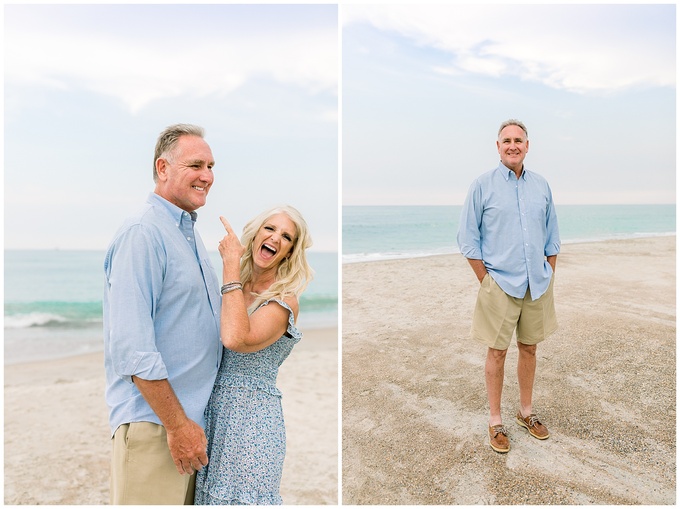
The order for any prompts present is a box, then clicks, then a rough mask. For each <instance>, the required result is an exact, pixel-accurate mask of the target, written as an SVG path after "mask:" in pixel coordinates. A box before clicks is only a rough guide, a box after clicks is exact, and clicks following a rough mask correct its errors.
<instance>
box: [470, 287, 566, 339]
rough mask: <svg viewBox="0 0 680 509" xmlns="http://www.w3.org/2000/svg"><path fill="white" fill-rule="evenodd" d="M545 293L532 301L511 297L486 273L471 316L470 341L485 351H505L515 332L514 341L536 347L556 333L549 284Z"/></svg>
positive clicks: (526, 298)
mask: <svg viewBox="0 0 680 509" xmlns="http://www.w3.org/2000/svg"><path fill="white" fill-rule="evenodd" d="M554 280H555V278H554V276H553V278H552V279H551V280H550V285H549V286H548V289H547V290H546V292H545V293H544V294H543V295H541V296H540V297H539V298H538V299H536V300H534V301H532V300H531V294H530V293H529V290H528V289H527V293H526V295H525V296H524V298H523V299H518V298H516V297H511V296H509V295H508V294H507V293H505V292H504V291H503V290H502V289H501V287H500V286H498V283H496V281H494V280H493V278H492V277H491V275H489V274H487V275H486V276H484V279H483V280H482V284H481V286H480V288H479V293H478V294H477V304H476V305H475V313H474V315H473V317H472V331H471V334H472V339H475V340H477V341H480V342H482V343H484V344H485V345H486V346H488V347H489V348H494V349H496V350H507V349H508V347H509V346H510V340H511V339H512V334H513V332H514V331H515V329H517V342H519V343H522V344H523V345H536V344H538V343H540V342H541V341H543V340H544V339H545V338H547V337H548V336H549V335H550V334H552V333H553V332H555V331H556V330H557V318H556V316H555V300H554V298H553V281H554Z"/></svg>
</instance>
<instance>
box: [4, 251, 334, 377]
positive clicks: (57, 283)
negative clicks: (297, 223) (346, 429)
mask: <svg viewBox="0 0 680 509" xmlns="http://www.w3.org/2000/svg"><path fill="white" fill-rule="evenodd" d="M4 255H5V289H4V290H5V293H4V295H5V314H4V335H5V341H4V343H5V348H4V362H5V364H12V363H17V362H26V361H32V360H40V359H52V358H58V357H66V356H70V355H76V354H82V353H90V352H97V351H101V350H102V348H103V332H102V326H103V324H102V294H103V287H104V268H103V267H104V252H103V251H44V250H31V251H19V250H6V251H5V252H4ZM211 259H212V262H213V266H214V267H215V268H216V269H217V268H218V267H221V261H220V256H219V253H217V252H214V253H211ZM308 259H309V263H310V265H311V266H312V268H313V269H314V271H315V277H314V280H313V281H312V282H311V283H310V284H309V286H308V287H307V290H306V291H305V293H304V294H303V295H302V297H301V299H300V315H299V317H298V325H299V326H300V327H301V328H303V329H304V328H319V327H335V326H337V321H338V255H337V253H314V252H311V253H309V257H308ZM219 276H221V272H220V273H218V279H221V278H220V277H219Z"/></svg>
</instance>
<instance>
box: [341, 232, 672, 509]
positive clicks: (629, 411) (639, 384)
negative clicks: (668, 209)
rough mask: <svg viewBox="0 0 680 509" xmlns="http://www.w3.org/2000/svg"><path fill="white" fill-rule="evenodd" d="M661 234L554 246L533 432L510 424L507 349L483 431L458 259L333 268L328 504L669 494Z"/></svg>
mask: <svg viewBox="0 0 680 509" xmlns="http://www.w3.org/2000/svg"><path fill="white" fill-rule="evenodd" d="M675 241H676V239H675V237H674V236H673V237H656V238H645V239H634V240H618V241H607V242H597V243H583V244H566V245H563V246H562V253H561V254H560V255H559V257H558V264H557V272H556V282H555V300H556V308H557V315H558V320H559V325H560V328H559V330H558V332H556V333H555V334H554V335H553V336H551V337H550V338H549V339H548V340H546V341H545V342H544V343H542V344H541V345H539V348H538V352H537V360H538V368H537V375H536V382H535V388H534V410H535V411H536V413H537V414H538V415H539V416H540V417H541V419H542V421H543V422H544V423H545V424H546V425H547V426H548V428H549V430H550V431H551V437H550V438H549V439H548V440H545V441H539V440H536V439H534V438H532V437H531V436H529V435H528V433H527V432H526V431H525V430H523V429H522V428H520V427H519V426H518V425H517V424H516V423H515V422H514V415H515V413H516V410H517V405H518V398H519V395H518V387H517V377H516V366H517V347H516V345H514V344H512V345H511V347H510V350H509V352H508V357H507V361H506V369H505V385H504V392H503V418H504V421H505V424H506V426H507V427H508V428H509V430H510V441H511V450H510V452H509V453H508V454H498V453H496V452H494V451H493V450H491V448H490V447H489V446H488V442H487V427H486V426H487V419H488V405H487V401H486V392H485V386H484V373H483V366H484V358H485V354H486V349H485V347H483V346H482V345H480V344H478V343H475V342H472V340H470V339H469V330H470V322H471V314H472V310H473V307H474V303H475V298H476V293H477V288H478V282H477V280H476V279H475V277H474V275H473V273H472V270H471V269H470V268H469V265H468V263H467V261H466V260H465V259H464V258H463V257H462V256H461V255H444V256H434V257H428V258H420V259H410V260H397V261H384V262H370V263H358V264H348V265H344V266H343V268H342V269H343V308H342V315H343V316H342V318H343V331H342V335H343V346H342V355H343V364H342V366H343V374H342V375H343V376H342V380H343V382H342V383H343V387H342V398H343V399H342V402H343V410H342V411H343V418H342V426H343V438H342V497H343V498H342V500H343V503H344V504H408V505H418V504H464V505H469V504H603V505H605V504H606V505H609V504H675V502H676V494H675V493H676V491H675V490H676V481H675V479H676V461H675V460H676V447H675V443H676V439H675V437H676V433H675V432H676V385H675V379H676V357H675V345H676V322H675V319H676V310H675V305H676V284H675V281H676V276H675V262H676V257H675V252H676V249H675Z"/></svg>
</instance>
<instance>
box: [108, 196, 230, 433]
mask: <svg viewBox="0 0 680 509" xmlns="http://www.w3.org/2000/svg"><path fill="white" fill-rule="evenodd" d="M195 219H196V214H195V213H193V214H189V213H188V212H185V211H183V210H182V209H180V208H179V207H176V206H175V205H173V204H171V203H170V202H168V201H167V200H165V199H163V198H161V197H160V196H158V195H156V194H153V193H152V194H151V195H149V198H148V199H147V203H146V204H145V206H144V207H143V209H142V210H141V211H140V212H139V213H138V214H137V215H135V216H133V217H131V218H129V219H128V220H127V221H126V222H125V223H124V224H123V226H122V227H121V229H120V230H119V231H118V233H116V235H115V237H114V239H113V242H112V243H111V245H110V246H109V249H108V251H107V253H106V258H105V261H104V272H105V276H106V280H105V287H104V301H103V306H104V357H105V368H106V383H107V389H106V401H107V403H108V405H109V410H110V412H109V424H110V426H111V433H112V434H113V433H114V432H115V430H116V429H117V428H118V426H120V425H121V424H125V423H130V422H142V421H146V422H154V423H156V424H162V423H161V422H160V419H159V418H158V416H156V414H155V413H154V412H153V410H151V407H150V406H149V405H148V403H147V402H146V400H145V399H144V398H143V397H142V395H141V393H140V392H139V390H137V387H136V386H135V385H134V383H133V382H132V376H136V377H139V378H141V379H144V380H163V379H166V378H167V379H168V380H169V382H170V385H171V386H172V388H173V389H174V391H175V394H176V395H177V397H178V399H179V401H180V403H181V404H182V407H183V408H184V411H185V412H186V414H187V416H188V417H189V418H190V419H192V420H194V421H195V422H197V423H198V424H199V425H201V426H204V425H205V423H204V418H203V411H204V410H205V407H206V405H207V403H208V398H209V397H210V393H211V391H212V388H213V382H214V381H215V377H216V375H217V369H218V367H219V362H220V359H221V355H222V344H221V341H220V331H219V327H220V305H221V296H220V286H219V281H218V279H217V275H216V273H215V270H214V269H213V267H212V264H211V263H210V260H209V257H208V253H207V252H206V250H205V247H204V246H203V242H202V241H201V239H200V237H199V236H198V233H197V232H196V231H195V230H194V222H195Z"/></svg>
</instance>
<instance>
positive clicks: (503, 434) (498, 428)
mask: <svg viewBox="0 0 680 509" xmlns="http://www.w3.org/2000/svg"><path fill="white" fill-rule="evenodd" d="M489 445H490V446H491V448H492V449H493V450H494V451H496V452H503V453H505V452H508V451H509V450H510V440H509V439H508V430H507V428H506V427H505V426H503V425H502V424H497V425H495V426H489Z"/></svg>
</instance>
